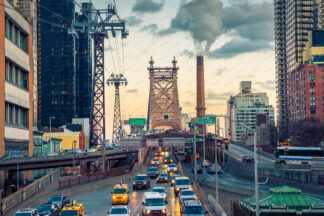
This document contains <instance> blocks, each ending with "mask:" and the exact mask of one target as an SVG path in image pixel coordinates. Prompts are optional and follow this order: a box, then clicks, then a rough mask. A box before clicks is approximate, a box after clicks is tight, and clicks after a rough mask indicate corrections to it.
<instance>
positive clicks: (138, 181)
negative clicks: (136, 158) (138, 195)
mask: <svg viewBox="0 0 324 216" xmlns="http://www.w3.org/2000/svg"><path fill="white" fill-rule="evenodd" d="M150 186H151V182H150V179H149V177H148V176H147V175H146V174H139V175H137V176H136V177H135V179H134V181H133V190H136V189H141V188H146V189H148V188H150Z"/></svg>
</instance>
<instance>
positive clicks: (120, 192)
mask: <svg viewBox="0 0 324 216" xmlns="http://www.w3.org/2000/svg"><path fill="white" fill-rule="evenodd" d="M125 193H126V189H125V188H118V189H115V190H114V194H125Z"/></svg>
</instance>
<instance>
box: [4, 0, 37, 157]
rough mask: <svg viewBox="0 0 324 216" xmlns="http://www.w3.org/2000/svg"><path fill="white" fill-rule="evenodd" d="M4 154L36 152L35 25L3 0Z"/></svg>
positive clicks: (30, 153) (29, 153)
mask: <svg viewBox="0 0 324 216" xmlns="http://www.w3.org/2000/svg"><path fill="white" fill-rule="evenodd" d="M0 3H1V4H2V5H5V7H0V23H1V25H0V67H1V68H2V71H4V73H1V74H0V106H1V109H0V122H1V124H0V155H4V154H10V153H18V152H19V153H22V154H23V155H29V156H31V155H32V152H33V41H32V40H33V39H32V31H33V30H32V26H31V24H30V22H28V21H27V20H26V19H25V18H24V16H23V15H22V14H21V13H20V12H19V11H18V10H16V9H15V7H14V6H13V5H12V4H11V3H9V2H8V1H6V0H0Z"/></svg>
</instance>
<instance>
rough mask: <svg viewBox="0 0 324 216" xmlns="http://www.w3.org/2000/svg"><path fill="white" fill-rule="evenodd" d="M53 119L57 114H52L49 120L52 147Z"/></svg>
mask: <svg viewBox="0 0 324 216" xmlns="http://www.w3.org/2000/svg"><path fill="white" fill-rule="evenodd" d="M52 119H55V116H50V117H49V122H50V148H52Z"/></svg>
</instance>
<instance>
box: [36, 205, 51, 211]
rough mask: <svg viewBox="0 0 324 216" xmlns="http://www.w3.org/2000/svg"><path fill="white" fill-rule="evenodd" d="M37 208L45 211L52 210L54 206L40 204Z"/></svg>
mask: <svg viewBox="0 0 324 216" xmlns="http://www.w3.org/2000/svg"><path fill="white" fill-rule="evenodd" d="M36 209H37V211H39V212H43V211H51V209H52V206H51V205H41V206H38V207H37V208H36Z"/></svg>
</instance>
